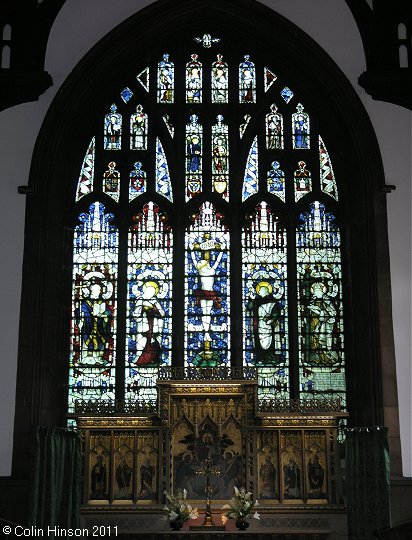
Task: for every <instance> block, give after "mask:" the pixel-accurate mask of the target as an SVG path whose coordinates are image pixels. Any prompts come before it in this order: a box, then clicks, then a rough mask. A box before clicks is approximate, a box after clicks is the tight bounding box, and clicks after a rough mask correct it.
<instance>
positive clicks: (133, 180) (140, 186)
mask: <svg viewBox="0 0 412 540" xmlns="http://www.w3.org/2000/svg"><path fill="white" fill-rule="evenodd" d="M142 167H143V165H142V164H141V163H140V161H136V163H135V164H134V166H133V170H132V171H130V174H129V201H133V199H135V198H136V197H138V196H139V195H141V194H142V193H145V191H146V189H147V174H146V172H145V171H144V170H143V169H142Z"/></svg>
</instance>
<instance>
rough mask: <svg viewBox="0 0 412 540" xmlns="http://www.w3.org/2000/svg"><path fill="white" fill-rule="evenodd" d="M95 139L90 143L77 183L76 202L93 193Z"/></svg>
mask: <svg viewBox="0 0 412 540" xmlns="http://www.w3.org/2000/svg"><path fill="white" fill-rule="evenodd" d="M95 141H96V137H93V138H92V140H91V141H90V144H89V147H88V149H87V152H86V154H85V156H84V159H83V164H82V168H81V171H80V175H79V180H78V182H77V190H76V202H77V201H79V200H80V199H81V198H82V197H84V196H85V195H88V194H89V193H91V192H92V191H93V180H94V156H95V150H96V149H95V146H96V142H95Z"/></svg>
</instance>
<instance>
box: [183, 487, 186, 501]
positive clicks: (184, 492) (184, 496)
mask: <svg viewBox="0 0 412 540" xmlns="http://www.w3.org/2000/svg"><path fill="white" fill-rule="evenodd" d="M186 496H187V489H184V490H183V498H184V499H186Z"/></svg>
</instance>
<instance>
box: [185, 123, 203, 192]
mask: <svg viewBox="0 0 412 540" xmlns="http://www.w3.org/2000/svg"><path fill="white" fill-rule="evenodd" d="M189 120H190V122H189V123H188V124H186V201H188V200H189V199H191V198H192V197H194V196H195V195H197V194H199V193H201V191H202V157H203V128H202V126H201V125H200V124H199V122H198V117H197V116H196V115H195V114H192V115H191V116H190V118H189Z"/></svg>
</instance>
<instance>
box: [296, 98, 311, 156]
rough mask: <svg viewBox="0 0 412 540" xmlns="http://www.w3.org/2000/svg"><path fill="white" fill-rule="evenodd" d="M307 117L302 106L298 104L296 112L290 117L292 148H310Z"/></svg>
mask: <svg viewBox="0 0 412 540" xmlns="http://www.w3.org/2000/svg"><path fill="white" fill-rule="evenodd" d="M309 128H310V123H309V115H308V113H306V112H304V110H303V105H302V104H301V103H298V105H297V107H296V112H295V113H293V115H292V130H293V148H301V149H308V148H310V139H309V133H310V129H309Z"/></svg>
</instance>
